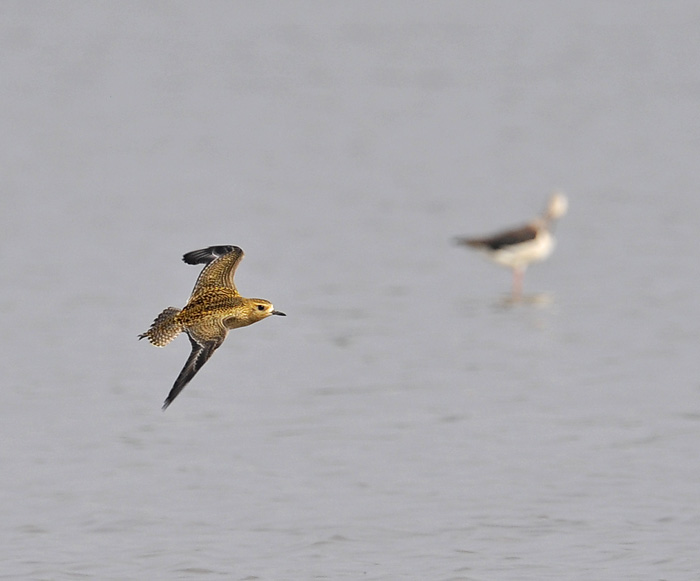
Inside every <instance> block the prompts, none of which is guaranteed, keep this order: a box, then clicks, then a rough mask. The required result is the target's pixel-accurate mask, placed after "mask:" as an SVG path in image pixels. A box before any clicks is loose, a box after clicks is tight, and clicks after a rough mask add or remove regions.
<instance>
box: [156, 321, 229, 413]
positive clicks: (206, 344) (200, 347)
mask: <svg viewBox="0 0 700 581" xmlns="http://www.w3.org/2000/svg"><path fill="white" fill-rule="evenodd" d="M187 335H188V337H189V338H190V343H192V351H191V352H190V356H189V357H188V358H187V361H186V362H185V366H184V367H183V368H182V371H180V375H178V376H177V379H176V380H175V383H174V384H173V387H172V389H171V390H170V393H169V394H168V397H166V398H165V402H163V410H165V409H166V408H167V407H168V406H169V405H170V404H171V403H172V402H173V400H174V399H175V398H176V397H177V396H178V394H179V393H180V392H181V391H182V390H183V389H185V386H186V385H187V384H188V383H189V382H190V381H192V378H193V377H194V376H195V375H197V372H198V371H199V370H200V369H201V368H202V366H203V365H204V364H205V363H206V362H207V361H208V360H209V358H210V357H211V356H212V355H213V353H214V351H216V350H217V349H218V348H219V347H220V346H221V344H222V343H223V342H224V339H225V338H226V332H225V331H224V333H223V337H221V338H217V339H211V340H207V341H201V340H198V339H196V338H195V335H194V334H193V333H190V332H188V333H187Z"/></svg>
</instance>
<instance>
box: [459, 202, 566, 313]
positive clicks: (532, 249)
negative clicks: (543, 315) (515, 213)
mask: <svg viewBox="0 0 700 581" xmlns="http://www.w3.org/2000/svg"><path fill="white" fill-rule="evenodd" d="M568 205H569V204H568V201H567V199H566V196H565V195H564V194H562V193H560V192H555V193H554V194H552V196H551V198H550V199H549V203H548V204H547V210H546V211H545V212H544V214H542V216H539V217H538V218H536V219H535V220H533V221H532V222H530V223H529V224H526V225H525V226H521V227H519V228H514V229H513V230H506V231H504V232H499V233H498V234H494V235H492V236H487V237H485V238H466V237H460V238H456V239H455V242H456V243H457V244H463V245H466V246H471V247H472V248H476V249H477V250H480V251H482V252H483V253H485V254H486V256H487V257H488V258H490V259H491V260H493V261H494V262H496V263H497V264H500V265H502V266H507V267H509V268H512V269H513V297H514V298H516V299H517V298H519V297H520V295H521V293H522V288H523V277H524V275H525V270H526V269H527V267H528V265H529V264H530V263H531V262H539V261H541V260H544V259H545V258H547V257H548V256H549V255H550V254H551V253H552V251H553V250H554V236H552V232H551V229H552V226H553V223H554V221H555V220H557V219H558V218H561V217H562V216H563V215H564V214H566V210H567V208H568Z"/></svg>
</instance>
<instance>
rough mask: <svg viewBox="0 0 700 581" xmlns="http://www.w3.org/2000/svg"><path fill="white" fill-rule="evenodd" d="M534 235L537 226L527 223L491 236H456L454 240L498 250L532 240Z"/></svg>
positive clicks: (458, 242) (475, 246)
mask: <svg viewBox="0 0 700 581" xmlns="http://www.w3.org/2000/svg"><path fill="white" fill-rule="evenodd" d="M536 236H537V228H536V227H535V226H534V225H532V224H528V225H527V226H522V227H521V228H515V229H513V230H506V231H504V232H499V233H498V234H494V235H493V236H488V237H486V238H457V239H456V240H455V242H456V243H457V244H464V245H465V246H471V247H473V248H488V249H490V250H500V249H501V248H506V247H508V246H515V245H517V244H522V243H523V242H528V241H529V240H534V239H535V237H536Z"/></svg>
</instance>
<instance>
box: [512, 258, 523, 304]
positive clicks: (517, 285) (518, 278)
mask: <svg viewBox="0 0 700 581" xmlns="http://www.w3.org/2000/svg"><path fill="white" fill-rule="evenodd" d="M524 276H525V269H524V268H523V267H521V266H516V267H514V268H513V298H514V299H515V300H518V299H519V298H520V297H521V296H522V294H523V277H524Z"/></svg>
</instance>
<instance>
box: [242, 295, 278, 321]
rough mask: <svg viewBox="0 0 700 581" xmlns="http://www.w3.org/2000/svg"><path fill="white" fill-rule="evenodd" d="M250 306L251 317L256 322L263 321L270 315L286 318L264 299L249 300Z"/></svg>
mask: <svg viewBox="0 0 700 581" xmlns="http://www.w3.org/2000/svg"><path fill="white" fill-rule="evenodd" d="M250 306H251V309H252V313H251V314H252V316H253V318H254V319H256V320H258V321H259V320H261V319H264V318H265V317H269V316H270V315H280V316H281V317H286V316H287V315H286V314H285V313H283V312H282V311H276V310H275V307H274V306H273V305H272V303H271V302H270V301H266V300H265V299H250Z"/></svg>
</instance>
